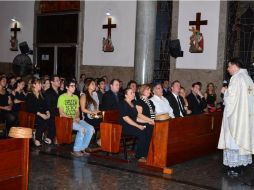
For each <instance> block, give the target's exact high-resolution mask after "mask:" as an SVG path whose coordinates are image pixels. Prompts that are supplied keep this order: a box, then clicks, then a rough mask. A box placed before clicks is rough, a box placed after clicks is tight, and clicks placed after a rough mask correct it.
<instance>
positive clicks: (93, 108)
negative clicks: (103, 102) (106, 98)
mask: <svg viewBox="0 0 254 190" xmlns="http://www.w3.org/2000/svg"><path fill="white" fill-rule="evenodd" d="M80 108H81V112H82V119H83V120H85V121H86V122H87V123H89V124H90V125H92V126H93V127H94V129H95V130H98V129H99V127H100V122H101V118H99V113H101V111H100V110H99V98H98V94H97V92H96V84H95V81H94V80H93V79H87V80H86V81H85V84H84V89H83V91H82V93H81V94H80ZM95 139H96V136H95Z"/></svg>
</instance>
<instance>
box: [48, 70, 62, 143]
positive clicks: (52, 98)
mask: <svg viewBox="0 0 254 190" xmlns="http://www.w3.org/2000/svg"><path fill="white" fill-rule="evenodd" d="M50 82H51V86H50V88H49V89H48V90H47V91H46V92H45V93H44V98H45V101H46V103H47V106H48V109H49V112H50V119H49V129H48V137H49V138H50V139H51V141H52V142H54V140H55V135H56V131H55V130H56V129H55V117H56V116H58V115H59V112H58V108H57V101H58V97H59V95H60V92H59V88H60V78H59V76H58V75H53V76H51V78H50Z"/></svg>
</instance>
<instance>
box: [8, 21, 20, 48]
mask: <svg viewBox="0 0 254 190" xmlns="http://www.w3.org/2000/svg"><path fill="white" fill-rule="evenodd" d="M19 31H21V29H20V28H18V23H17V22H15V24H14V27H13V28H11V32H13V33H14V35H13V36H11V40H10V42H11V48H10V50H11V51H18V39H17V32H19Z"/></svg>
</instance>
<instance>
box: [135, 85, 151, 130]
mask: <svg viewBox="0 0 254 190" xmlns="http://www.w3.org/2000/svg"><path fill="white" fill-rule="evenodd" d="M139 95H140V99H139V100H138V101H137V102H136V108H137V110H138V117H139V119H140V120H141V121H143V122H145V123H149V124H150V125H154V119H155V106H154V104H153V102H152V101H151V100H149V97H150V96H151V88H150V86H149V85H148V84H143V85H141V86H140V88H139Z"/></svg>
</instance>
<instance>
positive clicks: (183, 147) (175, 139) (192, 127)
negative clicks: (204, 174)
mask: <svg viewBox="0 0 254 190" xmlns="http://www.w3.org/2000/svg"><path fill="white" fill-rule="evenodd" d="M221 121H222V112H214V113H210V114H200V115H195V116H190V117H183V118H175V119H171V120H167V121H156V122H155V127H154V131H153V136H152V140H151V143H150V147H149V153H148V158H147V165H148V166H152V167H156V168H161V169H165V168H167V166H170V165H173V164H177V163H181V162H184V161H187V160H191V159H193V158H197V157H200V156H204V155H207V154H209V153H212V152H214V151H216V150H217V144H218V139H219V135H220V127H221Z"/></svg>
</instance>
